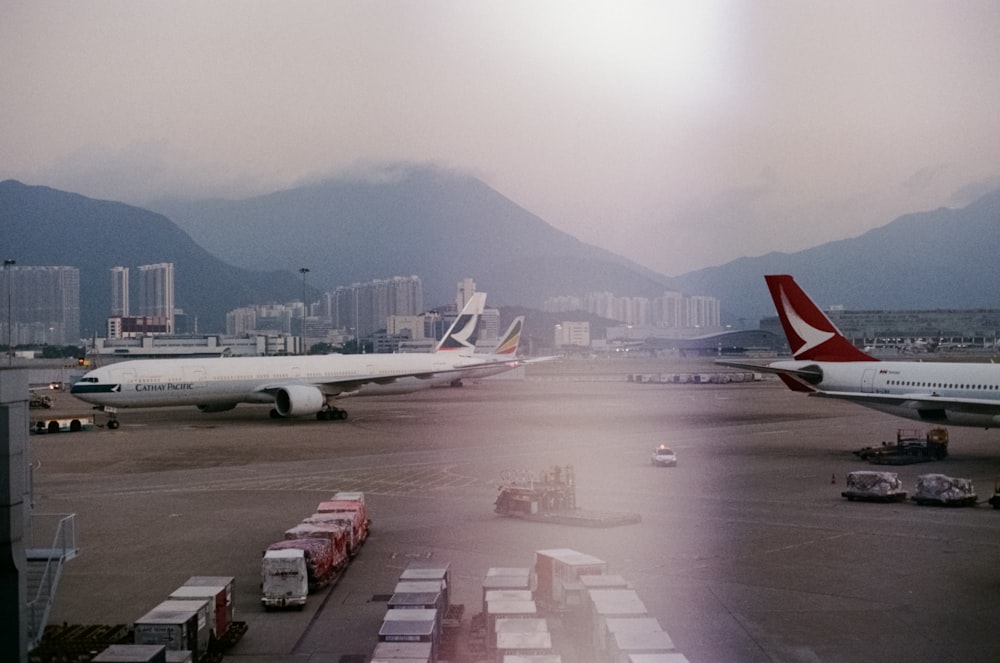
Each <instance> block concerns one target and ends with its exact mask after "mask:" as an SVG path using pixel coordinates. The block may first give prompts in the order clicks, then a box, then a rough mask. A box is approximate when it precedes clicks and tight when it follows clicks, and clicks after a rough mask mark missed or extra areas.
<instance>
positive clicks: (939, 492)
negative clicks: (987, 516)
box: [910, 474, 977, 506]
mask: <svg viewBox="0 0 1000 663" xmlns="http://www.w3.org/2000/svg"><path fill="white" fill-rule="evenodd" d="M910 499H911V500H913V501H914V502H916V503H917V504H919V505H921V506H927V505H936V506H973V505H975V504H976V501H977V499H976V489H975V486H974V485H973V483H972V480H971V479H961V478H957V477H949V476H945V475H944V474H922V475H920V476H919V477H917V489H916V491H914V493H913V496H912V497H911V498H910Z"/></svg>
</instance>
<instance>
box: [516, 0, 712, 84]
mask: <svg viewBox="0 0 1000 663" xmlns="http://www.w3.org/2000/svg"><path fill="white" fill-rule="evenodd" d="M532 8H533V9H532V11H533V12H535V11H537V12H539V14H541V15H542V17H541V20H540V21H539V23H540V25H539V27H541V28H543V29H544V31H545V34H544V35H543V38H544V39H545V44H544V45H543V46H542V48H544V49H547V50H549V51H550V54H551V55H552V56H554V57H557V58H560V59H561V60H564V61H569V62H571V63H573V65H574V66H575V67H576V69H577V71H578V72H579V73H580V74H582V75H586V76H594V75H603V76H610V77H615V78H621V79H623V80H629V81H631V82H632V83H634V82H636V79H638V80H641V81H643V82H645V83H646V84H648V85H650V86H652V87H654V88H661V89H662V88H663V87H664V86H666V87H669V88H672V89H677V88H678V87H681V88H698V87H702V86H704V85H711V84H712V79H713V78H714V77H715V76H716V71H715V70H716V67H717V65H718V62H719V58H720V51H721V50H722V48H723V47H724V43H723V41H724V38H725V36H724V34H723V32H724V30H723V13H724V7H723V3H722V2H718V1H713V0H702V1H682V0H677V1H669V0H666V1H641V2H567V3H563V2H540V3H537V4H533V5H532ZM564 64H565V62H564Z"/></svg>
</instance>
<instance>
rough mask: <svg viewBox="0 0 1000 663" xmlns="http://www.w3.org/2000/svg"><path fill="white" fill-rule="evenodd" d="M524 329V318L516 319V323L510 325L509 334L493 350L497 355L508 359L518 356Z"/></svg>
mask: <svg viewBox="0 0 1000 663" xmlns="http://www.w3.org/2000/svg"><path fill="white" fill-rule="evenodd" d="M523 327H524V316H523V315H519V316H517V317H516V318H514V322H512V323H510V327H508V328H507V332H506V333H505V334H504V335H503V338H502V339H501V340H500V343H498V344H497V347H496V348H495V349H494V350H493V354H495V355H503V356H507V357H512V358H513V357H516V356H517V346H518V344H520V342H521V329H522V328H523Z"/></svg>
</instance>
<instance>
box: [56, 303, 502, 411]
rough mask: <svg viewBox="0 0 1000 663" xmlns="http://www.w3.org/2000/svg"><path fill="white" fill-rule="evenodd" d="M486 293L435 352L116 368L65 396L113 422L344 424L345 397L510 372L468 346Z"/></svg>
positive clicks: (161, 362) (159, 362) (95, 374)
mask: <svg viewBox="0 0 1000 663" xmlns="http://www.w3.org/2000/svg"><path fill="white" fill-rule="evenodd" d="M485 299H486V295H485V293H477V294H475V295H473V296H472V297H471V298H470V300H469V302H468V303H467V304H466V306H465V308H464V309H463V310H462V312H461V314H459V316H458V317H457V318H456V319H455V322H454V323H453V324H452V325H451V327H450V328H449V329H448V332H447V333H446V334H445V336H444V339H443V340H442V341H441V343H439V345H438V348H437V350H436V351H435V352H430V353H412V354H405V353H404V354H367V355H341V354H331V355H313V356H292V357H231V358H191V359H148V360H135V361H123V362H118V363H115V364H111V365H109V366H105V367H102V368H98V369H95V370H92V371H90V372H88V373H86V374H85V375H84V376H83V377H82V378H80V380H79V381H77V382H76V383H75V384H74V385H73V387H72V388H71V389H70V393H71V394H73V395H74V396H76V397H77V398H79V399H81V400H83V401H86V402H88V403H93V404H95V405H97V406H99V407H100V408H101V409H104V410H105V411H107V412H109V413H110V414H111V416H112V418H111V421H109V422H108V427H109V428H117V427H118V420H117V418H116V415H115V410H116V409H117V408H138V407H164V406H176V405H194V406H196V407H197V408H198V409H199V410H201V411H202V412H222V411H224V410H231V409H232V408H234V407H236V405H237V404H239V403H271V404H273V405H274V408H273V409H272V410H271V416H272V417H273V418H282V417H294V416H301V415H315V416H316V418H317V419H321V420H332V419H344V418H346V416H347V413H346V412H345V411H344V410H341V409H339V408H337V407H335V406H334V405H333V402H334V401H335V400H336V399H338V398H343V397H346V396H372V395H387V394H402V393H409V392H413V391H417V390H420V389H425V388H428V387H432V386H435V385H439V384H448V383H450V382H453V381H455V380H457V379H461V378H462V377H463V376H467V375H473V374H474V372H475V371H482V370H485V369H491V370H493V371H495V372H500V371H503V370H510V369H511V368H514V367H515V365H512V364H511V362H510V358H509V357H508V356H506V355H505V354H500V355H496V354H490V355H476V354H473V352H472V350H473V349H474V346H473V345H472V344H471V342H470V338H471V336H472V334H473V333H474V331H475V328H476V324H477V322H478V320H479V316H480V315H481V314H482V311H483V306H484V302H485Z"/></svg>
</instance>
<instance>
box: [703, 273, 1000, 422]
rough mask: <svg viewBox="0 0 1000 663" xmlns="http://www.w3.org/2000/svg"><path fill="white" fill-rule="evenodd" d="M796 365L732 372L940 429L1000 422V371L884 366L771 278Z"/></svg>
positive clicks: (781, 280)
mask: <svg viewBox="0 0 1000 663" xmlns="http://www.w3.org/2000/svg"><path fill="white" fill-rule="evenodd" d="M764 278H765V280H766V281H767V287H768V289H769V290H770V292H771V298H772V299H773V300H774V306H775V308H776V309H777V311H778V318H779V319H780V321H781V326H782V328H783V329H784V331H785V336H786V337H787V338H788V344H789V346H790V347H791V349H792V356H793V357H794V360H793V361H776V362H774V363H772V364H768V365H767V366H759V365H755V364H747V363H738V362H731V361H721V360H720V361H719V362H718V363H719V364H723V365H725V366H735V367H737V368H744V369H750V370H754V371H764V372H769V373H776V374H777V375H778V377H780V378H781V380H782V381H783V382H784V383H785V384H786V385H788V387H789V388H790V389H792V390H794V391H801V392H805V393H808V394H809V395H810V396H817V397H821V398H839V399H842V400H846V401H851V402H852V403H858V404H859V405H864V406H866V407H870V408H872V409H875V410H879V411H881V412H886V413H888V414H892V415H895V416H897V417H904V418H906V419H916V420H918V421H925V422H928V423H933V424H950V425H953V426H975V427H982V428H992V427H993V426H996V425H998V424H1000V365H997V364H972V363H954V362H917V361H879V360H878V359H876V358H875V357H872V356H870V355H868V354H866V353H864V352H862V351H861V350H859V349H858V348H856V347H855V346H854V344H853V343H851V342H850V341H849V340H848V339H847V338H846V337H845V336H844V335H843V334H841V333H840V331H839V330H838V329H837V328H836V326H834V324H833V323H832V322H830V319H829V318H827V317H826V315H825V314H824V313H823V312H822V311H821V310H820V309H819V307H818V306H816V304H814V303H813V302H812V300H811V299H809V296H808V295H806V293H805V292H803V290H802V289H801V288H800V287H799V286H798V284H797V283H796V282H795V280H794V279H793V278H792V277H791V276H788V275H771V276H765V277H764Z"/></svg>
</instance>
